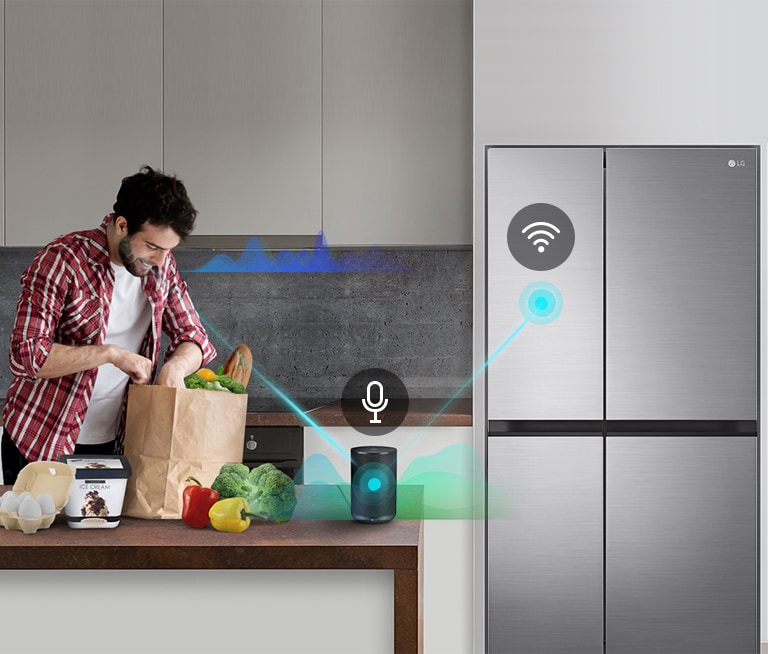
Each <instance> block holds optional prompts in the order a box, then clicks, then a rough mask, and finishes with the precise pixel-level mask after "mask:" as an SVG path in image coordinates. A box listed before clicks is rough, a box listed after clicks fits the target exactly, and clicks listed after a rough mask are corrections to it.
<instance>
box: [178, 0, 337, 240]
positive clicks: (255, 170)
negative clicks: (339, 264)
mask: <svg viewBox="0 0 768 654" xmlns="http://www.w3.org/2000/svg"><path fill="white" fill-rule="evenodd" d="M164 6H165V17H164V38H165V44H164V80H163V87H164V92H165V100H164V132H163V143H164V151H165V165H166V167H167V168H168V169H169V170H171V171H175V172H176V173H177V174H178V175H179V176H180V177H182V178H183V179H184V181H185V182H186V183H187V187H188V189H189V193H190V197H191V198H192V201H193V202H194V203H195V206H196V207H197V209H198V211H199V212H200V216H199V218H198V224H197V227H196V229H195V233H194V236H195V237H198V236H201V235H262V234H263V235H283V234H287V235H297V234H298V235H312V236H315V235H317V233H318V232H319V231H320V228H321V224H320V222H321V220H320V215H321V198H320V188H321V181H320V180H321V176H322V170H321V166H322V162H321V130H322V122H321V111H322V106H321V88H322V63H321V62H322V52H321V34H322V24H321V18H322V15H321V7H322V5H321V3H320V2H317V1H316V0H290V2H282V1H281V2H253V1H242V0H201V1H198V2H189V1H188V0H166V2H165V3H164Z"/></svg>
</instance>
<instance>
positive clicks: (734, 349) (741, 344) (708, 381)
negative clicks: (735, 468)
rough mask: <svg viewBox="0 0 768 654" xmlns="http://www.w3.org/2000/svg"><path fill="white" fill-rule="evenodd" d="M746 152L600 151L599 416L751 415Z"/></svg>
mask: <svg viewBox="0 0 768 654" xmlns="http://www.w3.org/2000/svg"><path fill="white" fill-rule="evenodd" d="M757 165H758V158H757V150H756V149H755V148H609V149H608V150H607V152H606V171H605V174H606V185H605V189H606V200H605V202H606V415H607V418H608V419H609V420H649V419H654V420H707V419H711V420H756V419H757V376H758V362H759V356H758V352H757V343H758V335H757V323H758V308H759V306H760V303H759V299H758V291H757V280H758V251H759V238H758V202H757V197H758V195H757V188H758V183H757V179H758V176H757Z"/></svg>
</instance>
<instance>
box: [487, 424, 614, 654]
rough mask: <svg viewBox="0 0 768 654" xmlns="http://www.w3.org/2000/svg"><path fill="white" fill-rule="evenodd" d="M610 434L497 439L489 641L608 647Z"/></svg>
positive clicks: (513, 645) (521, 652)
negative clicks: (606, 443) (606, 468)
mask: <svg viewBox="0 0 768 654" xmlns="http://www.w3.org/2000/svg"><path fill="white" fill-rule="evenodd" d="M602 472H603V439H602V437H601V436H599V435H597V436H588V437H580V436H578V437H577V436H572V437H559V436H558V437H547V436H541V437H491V438H489V439H488V521H487V565H488V575H487V577H488V585H487V591H488V597H487V601H488V605H487V607H488V641H487V642H488V651H489V652H491V653H499V654H500V653H504V654H553V653H554V652H557V653H558V654H601V653H602V640H603V633H602V628H603V627H602V625H603V622H602V620H603V617H602V610H603V586H602V582H603V564H602V555H603V483H602Z"/></svg>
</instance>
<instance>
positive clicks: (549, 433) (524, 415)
mask: <svg viewBox="0 0 768 654" xmlns="http://www.w3.org/2000/svg"><path fill="white" fill-rule="evenodd" d="M759 161H760V157H759V148H758V147H744V146H735V147H724V146H716V147H562V148H554V147H506V146H498V147H487V148H486V189H485V193H486V204H485V206H486V230H485V233H486V244H485V252H486V275H487V277H486V293H487V296H486V325H485V328H486V338H485V344H486V361H487V370H486V375H485V379H486V384H487V386H486V401H487V407H486V411H487V412H486V415H487V487H488V490H487V520H486V550H487V551H486V569H487V570H486V571H487V576H486V589H487V596H486V614H487V621H486V629H487V632H486V643H487V649H488V651H489V652H497V653H501V652H503V653H505V654H563V653H572V654H593V653H594V654H601V653H603V652H605V653H606V654H689V653H690V654H755V653H756V652H757V651H758V622H759V621H758V605H759V603H758V592H759V584H758V549H759V548H758V542H759V525H758V515H759V512H758V496H759V463H758V462H759V452H758V444H759V438H758V434H759V429H758V415H759V409H758V407H759V401H758V394H759V388H758V380H759V356H760V355H759V348H758V342H759V324H758V323H759V316H760V311H759V206H760V204H759V181H758V180H759Z"/></svg>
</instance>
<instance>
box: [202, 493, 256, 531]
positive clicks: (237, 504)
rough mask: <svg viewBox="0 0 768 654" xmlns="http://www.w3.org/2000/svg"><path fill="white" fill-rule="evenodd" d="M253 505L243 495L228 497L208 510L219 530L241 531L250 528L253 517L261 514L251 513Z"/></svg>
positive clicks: (214, 525) (213, 525) (212, 522)
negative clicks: (249, 504)
mask: <svg viewBox="0 0 768 654" xmlns="http://www.w3.org/2000/svg"><path fill="white" fill-rule="evenodd" d="M250 510H251V507H250V506H248V500H246V499H245V498H243V497H228V498H227V499H225V500H219V501H218V502H216V503H215V504H214V505H213V506H212V507H211V508H210V510H209V511H208V517H209V518H210V519H211V526H212V527H213V528H214V529H216V530H218V531H229V532H235V533H236V532H241V531H245V530H246V529H248V527H249V526H250V524H251V518H258V517H259V516H257V515H253V514H251V513H249V511H250Z"/></svg>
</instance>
